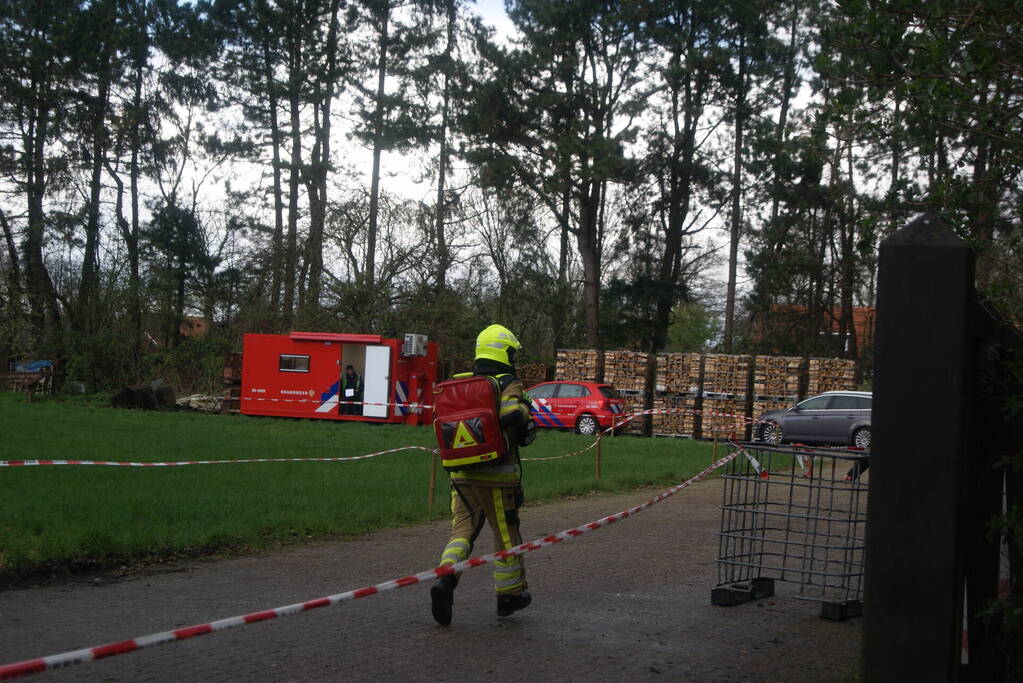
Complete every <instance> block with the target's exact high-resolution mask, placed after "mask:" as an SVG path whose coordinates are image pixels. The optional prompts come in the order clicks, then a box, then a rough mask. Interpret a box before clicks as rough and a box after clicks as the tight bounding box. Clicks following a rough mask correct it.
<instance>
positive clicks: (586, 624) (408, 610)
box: [0, 481, 861, 681]
mask: <svg viewBox="0 0 1023 683" xmlns="http://www.w3.org/2000/svg"><path fill="white" fill-rule="evenodd" d="M656 492H657V491H654V490H646V491H639V492H634V493H630V494H621V495H593V496H587V497H584V498H579V499H575V500H568V501H561V502H558V503H554V504H548V505H540V506H527V507H526V508H525V509H524V510H523V512H522V518H523V523H522V531H523V537H524V538H525V539H527V540H532V539H536V538H539V537H541V536H543V535H546V534H549V533H554V532H557V531H561V530H563V529H568V528H573V527H575V526H578V525H581V524H584V523H586V522H589V521H592V520H594V519H598V518H600V517H603V516H605V515H608V514H612V513H615V512H619V511H621V510H624V509H627V508H629V507H631V506H633V505H636V504H638V503H640V502H643V501H644V500H646V499H648V498H650V497H651V496H653V495H654V494H655V493H656ZM527 494H528V491H527ZM720 501H721V483H720V481H709V482H704V483H700V484H697V485H695V486H694V487H693V488H690V489H686V490H683V491H681V492H679V493H678V494H676V495H674V496H672V497H671V498H669V499H667V500H666V501H664V502H662V503H660V504H658V505H655V506H653V507H652V508H650V509H648V510H646V511H644V512H643V513H641V514H639V515H637V516H635V517H632V518H629V519H626V520H623V521H622V522H619V523H617V524H612V525H611V526H609V527H606V528H604V529H599V530H597V531H593V532H590V533H587V534H585V535H583V536H582V537H579V538H577V539H574V540H572V541H569V542H565V543H561V544H557V545H555V546H552V547H549V548H546V549H543V550H541V551H538V552H534V553H530V554H528V555H527V556H526V566H527V568H528V574H529V581H530V590H531V592H532V593H533V605H532V606H530V607H529V608H528V609H527V610H524V611H523V612H520V613H517V614H516V615H515V616H514V617H511V618H508V619H501V620H498V619H497V617H496V616H495V613H494V610H495V601H494V597H493V595H492V593H491V588H490V576H489V574H490V571H489V567H481V568H477V569H474V570H471V571H468V572H466V573H465V575H464V576H463V578H462V583H461V585H460V586H459V588H458V590H457V592H456V594H455V609H454V620H453V623H452V624H451V626H450V627H447V628H444V627H440V626H437V625H436V624H435V623H434V622H433V619H432V618H431V616H430V609H429V591H428V589H427V587H426V586H424V585H417V586H411V587H408V588H403V589H399V590H396V591H392V592H390V593H386V594H382V595H378V596H373V597H369V598H364V599H361V600H356V601H353V602H348V603H344V604H342V605H340V606H337V607H329V608H324V609H317V610H314V611H312V612H307V613H304V614H300V615H295V616H290V617H285V618H283V619H277V620H273V621H270V622H262V623H257V624H252V625H249V626H244V627H241V628H235V629H230V630H228V631H224V632H220V633H215V634H212V635H208V636H203V637H200V638H195V639H191V640H186V641H182V642H178V643H172V644H168V645H162V646H158V647H155V648H151V649H148V650H143V651H140V652H134V653H130V654H127V655H123V656H117V657H113V658H109V659H105V660H101V661H98V662H93V663H89V664H83V665H79V666H75V667H70V668H68V669H66V670H63V671H56V672H48V673H45V674H41V675H38V676H32V677H30V678H28V679H26V680H32V679H38V680H89V681H97V680H102V681H180V680H204V681H291V680H294V681H300V680H303V681H304V680H344V681H370V680H380V679H384V680H406V681H410V680H439V681H456V680H459V681H460V680H477V679H482V678H486V677H491V676H493V677H499V678H501V679H502V680H506V681H564V680H622V681H623V680H630V681H632V680H687V681H850V680H856V679H857V671H858V657H859V655H858V649H859V643H860V625H861V622H860V620H858V619H853V620H850V621H847V622H831V621H826V620H822V619H820V618H819V617H818V613H819V605H818V604H817V603H814V602H806V601H802V600H797V599H795V598H794V597H791V596H793V595H794V594H795V587H793V586H788V585H786V584H781V583H779V584H778V593H779V595H778V596H776V597H774V598H770V599H768V600H764V601H761V602H759V603H749V604H746V605H741V606H738V607H730V608H726V607H713V606H711V604H710V590H711V588H712V587H713V585H714V584H715V583H716V581H717V571H716V566H715V557H716V554H717V538H716V532H717V530H718V525H719V523H720V511H719V507H718V506H719V505H720ZM446 536H447V524H446V523H431V524H425V525H420V526H416V527H412V528H404V529H396V530H392V531H386V532H381V533H375V534H372V535H369V536H367V537H365V538H364V539H359V540H353V541H341V542H331V543H323V544H318V545H313V546H308V547H303V548H293V549H286V550H277V551H273V552H269V553H266V554H263V555H259V556H252V557H244V558H237V559H228V560H219V561H208V562H190V563H183V564H179V565H175V566H173V567H170V568H167V569H162V570H160V571H152V572H146V573H143V574H141V575H137V576H133V577H130V578H126V579H103V580H99V579H95V578H93V579H88V580H85V579H81V580H77V581H70V582H66V583H61V584H58V585H47V586H41V587H30V588H19V589H13V590H7V591H3V592H0V664H5V663H10V662H14V661H18V660H22V659H28V658H32V657H38V656H41V655H47V654H55V653H59V652H64V651H67V650H72V649H76V648H80V647H88V646H93V645H100V644H103V643H107V642H111V641H118V640H123V639H126V638H131V637H136V636H142V635H147V634H150V633H155V632H160V631H165V630H168V629H172V628H180V627H183V626H190V625H193V624H198V623H205V622H208V621H212V620H214V619H220V618H224V617H229V616H235V615H240V614H246V613H249V612H254V611H257V610H261V609H266V608H271V607H279V606H282V605H286V604H290V603H293V602H300V601H303V600H307V599H312V598H317V597H320V596H324V595H329V594H333V593H339V592H342V591H345V590H348V589H352V588H359V587H362V586H366V585H371V584H375V583H379V582H381V581H385V580H388V579H393V578H397V577H400V576H404V575H407V574H412V573H415V572H418V571H422V570H424V569H428V568H430V567H433V566H434V565H435V564H436V562H437V559H438V557H439V554H440V551H441V549H442V546H443V545H444V542H445V541H446ZM481 538H482V539H483V540H482V543H481V545H480V546H478V547H477V554H480V553H481V552H482V553H489V552H491V550H492V549H491V548H490V538H489V535H488V534H486V533H485V534H483V535H482V536H481Z"/></svg>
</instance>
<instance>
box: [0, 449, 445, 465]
mask: <svg viewBox="0 0 1023 683" xmlns="http://www.w3.org/2000/svg"><path fill="white" fill-rule="evenodd" d="M400 451H426V452H428V453H433V452H434V449H432V448H427V447H426V446H402V447H401V448H391V449H389V450H386V451H378V452H376V453H367V454H366V455H350V456H345V457H336V458H244V459H238V460H187V461H179V462H115V461H111V460H0V467H37V466H42V465H101V466H105V467H183V466H185V465H230V464H237V463H254V462H342V461H348V460H365V459H367V458H375V457H377V456H378V455H388V454H390V453H398V452H400Z"/></svg>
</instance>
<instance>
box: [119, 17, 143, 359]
mask: <svg viewBox="0 0 1023 683" xmlns="http://www.w3.org/2000/svg"><path fill="white" fill-rule="evenodd" d="M141 30H142V31H143V32H145V30H146V29H145V28H144V26H143V28H142V29H141ZM145 45H146V46H147V49H144V50H140V51H139V53H137V54H136V57H135V65H134V72H133V74H132V78H133V79H134V82H133V84H132V86H133V92H132V112H133V115H132V122H131V132H130V144H131V161H130V167H129V171H128V172H129V177H128V184H129V193H130V197H131V228H130V230H129V231H128V232H127V233H125V234H124V245H125V248H126V249H127V250H128V305H129V307H130V309H131V310H130V312H129V317H130V319H131V330H132V337H133V338H132V350H133V355H134V359H133V360H134V361H138V360H139V358H140V357H141V355H142V282H141V273H140V265H139V234H140V232H139V231H140V228H141V221H142V219H141V216H140V215H139V209H140V207H139V193H140V190H139V179H140V176H141V174H142V172H141V169H140V164H139V156H140V155H141V153H142V133H141V129H142V81H143V77H144V73H145V68H146V63H147V62H148V60H149V51H148V45H149V41H148V35H147V36H146V41H145Z"/></svg>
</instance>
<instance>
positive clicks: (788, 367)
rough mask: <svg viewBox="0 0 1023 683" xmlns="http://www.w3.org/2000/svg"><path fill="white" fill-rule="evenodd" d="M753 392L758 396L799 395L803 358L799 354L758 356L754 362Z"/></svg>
mask: <svg viewBox="0 0 1023 683" xmlns="http://www.w3.org/2000/svg"><path fill="white" fill-rule="evenodd" d="M754 364H755V366H756V370H755V371H754V373H753V393H754V395H756V396H798V395H799V372H800V367H801V366H802V364H803V359H802V358H800V357H798V356H757V357H756V359H755V362H754Z"/></svg>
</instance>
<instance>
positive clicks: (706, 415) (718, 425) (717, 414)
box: [702, 396, 746, 439]
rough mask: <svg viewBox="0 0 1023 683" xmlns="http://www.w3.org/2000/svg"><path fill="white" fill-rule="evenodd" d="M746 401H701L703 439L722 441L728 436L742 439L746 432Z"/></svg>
mask: <svg viewBox="0 0 1023 683" xmlns="http://www.w3.org/2000/svg"><path fill="white" fill-rule="evenodd" d="M745 414H746V401H745V399H742V398H711V397H706V396H705V397H704V399H703V413H702V417H703V429H702V436H703V438H705V439H723V438H725V437H727V436H730V435H733V434H734V435H735V436H736V437H737V438H740V439H741V438H743V435H744V434H745V431H746V419H745Z"/></svg>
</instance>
